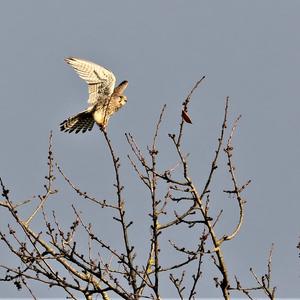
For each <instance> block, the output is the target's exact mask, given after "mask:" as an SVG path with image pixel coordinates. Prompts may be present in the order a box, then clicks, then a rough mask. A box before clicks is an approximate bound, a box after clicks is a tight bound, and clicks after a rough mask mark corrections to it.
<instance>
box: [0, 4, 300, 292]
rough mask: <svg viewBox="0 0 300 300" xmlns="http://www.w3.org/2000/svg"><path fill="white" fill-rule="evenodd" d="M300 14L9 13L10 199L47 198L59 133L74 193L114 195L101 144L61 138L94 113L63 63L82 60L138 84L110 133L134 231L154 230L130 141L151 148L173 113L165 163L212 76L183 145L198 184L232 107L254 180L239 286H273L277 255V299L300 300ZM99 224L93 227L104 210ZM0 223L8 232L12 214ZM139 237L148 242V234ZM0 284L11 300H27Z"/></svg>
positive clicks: (237, 9)
mask: <svg viewBox="0 0 300 300" xmlns="http://www.w3.org/2000/svg"><path fill="white" fill-rule="evenodd" d="M299 12H300V2H299V1H277V0H265V1H230V0H227V1H198V0H197V1H196V0H195V1H193V0H190V1H179V0H165V1H148V2H146V1H138V0H136V1H132V0H129V1H114V0H111V1H100V0H98V1H96V0H90V1H75V0H72V1H71V0H65V1H59V0H53V1H48V2H47V1H33V0H27V1H15V0H10V1H5V2H4V1H3V2H2V3H1V10H0V39H1V48H0V49H1V50H0V51H1V55H0V116H1V117H0V128H1V150H0V176H1V177H2V178H3V180H4V182H5V184H6V185H7V187H8V188H9V189H10V190H11V197H12V198H13V199H14V200H16V201H17V200H24V199H27V198H30V197H31V196H32V195H34V194H39V193H41V192H42V191H43V177H44V176H45V175H46V172H47V168H46V159H47V147H48V144H47V143H48V135H49V131H50V130H53V135H54V137H53V143H54V153H55V158H56V160H57V161H58V162H59V163H61V164H62V166H63V168H64V170H65V172H66V173H67V174H68V175H69V176H70V177H71V178H72V179H73V180H74V182H76V183H78V184H79V185H80V186H81V187H82V189H83V190H86V191H89V192H90V193H91V194H94V195H101V196H102V195H104V196H103V197H107V195H110V194H112V191H113V188H112V179H113V177H112V175H111V174H112V167H111V163H110V160H109V159H110V158H109V153H108V152H107V148H106V145H105V143H104V140H103V137H102V136H100V135H99V132H98V131H97V130H93V131H92V132H90V133H87V134H85V135H68V134H63V133H60V132H59V123H60V122H61V121H62V120H64V119H65V118H66V117H68V116H70V115H72V114H74V113H76V112H78V111H80V110H83V109H84V108H85V107H86V102H85V101H86V99H87V90H86V86H85V83H84V82H83V81H82V80H80V79H79V78H78V76H77V75H76V74H75V72H73V70H72V69H71V68H70V67H69V66H67V65H66V64H65V63H64V60H63V59H64V58H65V57H67V56H76V57H81V58H85V59H89V60H92V61H94V62H96V63H99V64H101V65H103V66H106V67H108V68H109V69H111V70H112V71H113V72H114V74H115V75H116V77H117V81H118V82H120V81H122V80H124V79H126V80H128V81H129V87H128V89H127V91H126V95H127V97H128V102H127V105H126V107H125V108H123V109H122V111H121V112H119V113H118V114H116V115H115V116H113V117H112V119H111V121H110V126H109V134H110V136H111V138H112V140H113V143H114V144H115V145H117V146H116V147H117V152H118V154H119V155H120V156H121V159H122V175H123V178H124V182H125V184H128V185H130V184H131V188H128V191H127V201H128V202H130V203H129V204H128V206H129V207H130V209H132V211H131V212H132V215H135V216H136V217H137V218H136V219H137V220H136V222H137V224H139V222H143V219H144V218H145V216H142V215H141V212H140V210H139V209H140V208H142V207H143V204H142V203H141V202H142V201H146V199H144V197H141V196H140V194H139V193H140V192H141V193H142V185H141V184H140V183H137V181H136V177H135V176H134V174H132V171H131V169H130V165H129V163H128V160H126V154H127V153H129V151H130V149H129V147H128V144H127V143H126V140H125V136H124V133H125V132H131V133H133V134H134V136H135V137H136V139H137V140H138V142H139V143H140V144H141V145H142V146H146V145H147V144H150V141H151V135H152V133H153V130H154V124H155V122H156V120H157V117H158V115H159V112H160V109H161V107H162V105H163V104H164V103H166V104H167V111H166V119H165V123H164V125H163V126H164V127H163V130H162V137H161V151H162V154H163V153H168V151H169V149H170V143H169V142H168V139H167V137H166V136H167V133H168V132H174V131H175V126H176V124H177V123H178V118H179V114H180V104H181V102H182V101H183V100H184V98H185V96H186V95H187V94H188V92H189V90H190V89H191V88H192V86H193V85H194V83H195V82H196V81H197V80H199V79H200V78H201V77H202V76H203V75H205V76H206V79H205V81H204V82H203V84H202V85H201V87H200V88H199V89H198V90H197V92H196V93H195V94H194V97H193V100H192V104H191V111H190V115H191V117H192V119H193V125H192V126H189V127H187V128H186V141H185V144H184V147H185V150H186V151H187V152H190V153H191V157H190V160H191V162H193V169H192V171H193V175H194V178H196V180H197V181H198V182H199V185H200V186H201V179H202V178H204V175H205V174H206V173H207V171H208V169H209V165H210V160H211V159H212V157H213V154H214V152H213V151H214V148H215V146H216V142H217V137H218V133H219V132H218V130H219V127H220V123H221V118H222V114H223V107H224V100H225V98H226V96H229V97H230V99H231V100H230V120H233V119H234V118H235V117H236V116H237V115H238V114H239V113H241V114H242V119H241V121H240V124H239V127H238V130H237V133H236V136H235V139H234V145H235V163H236V167H237V170H238V176H239V181H240V183H243V182H245V181H246V180H248V179H251V180H252V183H251V185H250V186H249V188H248V189H247V191H246V193H245V194H244V196H245V197H246V199H247V205H246V217H245V222H244V224H243V227H242V230H241V232H240V234H239V235H238V237H237V238H236V239H235V240H234V241H232V242H230V243H228V244H227V245H226V246H225V248H224V251H225V258H226V260H227V263H228V266H229V272H230V275H231V276H232V275H234V274H237V275H238V276H240V277H241V278H242V279H243V282H245V283H247V285H248V286H249V285H251V283H252V281H251V280H250V276H249V275H248V274H249V272H248V269H249V267H250V266H253V268H254V269H255V270H256V271H257V273H259V274H264V272H265V266H266V260H267V254H268V251H269V248H270V246H271V244H272V243H275V250H274V257H273V282H274V284H275V285H276V286H277V287H278V296H281V297H283V296H285V297H296V296H300V289H299V286H300V260H299V258H298V252H297V249H296V245H297V243H298V241H299V236H300V222H299V211H300V202H299V191H298V187H299V186H298V185H299V179H300V177H299V175H300V164H299V154H300V153H299V152H300V150H299V149H300V139H299V112H300V104H299V99H300V82H299V78H300V35H299V28H300V18H299ZM220 167H221V166H220ZM223 167H225V165H223ZM108 173H109V174H110V175H109V176H107V174H108ZM129 174H131V175H129ZM221 174H222V173H221ZM224 174H225V173H224ZM221 179H222V178H221ZM221 179H219V181H220V182H222V180H221ZM219 181H217V182H219ZM135 185H136V187H135ZM57 186H58V187H59V189H60V191H61V194H59V195H60V196H59V197H57V198H56V200H55V201H54V203H53V204H52V205H53V206H52V208H56V209H58V210H63V214H64V216H65V219H66V220H67V219H68V217H69V218H70V222H71V220H72V218H71V216H72V212H71V209H70V202H68V201H69V200H70V201H71V199H74V197H75V196H74V193H73V192H72V191H69V188H68V186H67V185H66V184H65V183H64V182H63V180H62V179H61V178H58V180H57ZM216 188H217V189H218V190H219V191H222V190H223V188H226V186H218V185H217V184H216ZM220 195H221V194H220ZM147 201H149V199H148V200H147ZM214 201H223V202H221V203H222V205H223V206H225V207H226V214H224V216H223V219H224V221H223V223H222V224H225V225H226V226H229V228H231V227H230V225H233V224H235V220H236V218H237V215H236V214H237V211H236V206H235V204H234V203H233V202H232V201H230V199H228V198H224V197H219V198H218V197H216V198H215V199H214ZM231 208H232V210H231ZM135 209H136V213H135ZM137 212H138V213H137ZM88 213H89V214H90V216H91V218H92V217H95V216H93V209H90V210H89V211H88ZM1 219H2V220H1V224H0V226H1V228H5V226H6V225H5V224H6V223H7V221H6V219H5V216H3V218H2V216H1ZM107 220H108V219H107ZM107 222H109V221H107ZM106 224H107V223H106ZM225 225H224V226H225ZM226 228H227V227H226ZM146 230H148V229H146ZM108 231H109V229H108ZM220 232H222V228H220ZM135 234H136V235H137V236H141V237H143V236H145V233H144V232H142V230H141V231H136V232H135ZM2 247H4V246H1V253H5V251H4V250H3V249H4V248H2ZM4 258H5V260H6V261H7V260H8V258H7V256H6V254H5V256H2V258H1V257H0V263H3V261H1V260H2V259H4ZM12 262H13V261H12ZM2 285H3V287H4V286H5V289H4V288H3V289H2V287H1V288H0V289H1V296H3V297H4V296H7V297H8V296H11V297H25V296H27V297H28V296H29V295H28V294H25V293H24V294H23V292H21V293H20V292H17V291H16V290H15V288H14V287H13V286H10V285H4V284H2ZM204 286H205V287H206V288H205V289H204V290H203V291H204V292H203V296H214V297H218V296H220V294H219V291H218V290H216V289H214V288H213V282H210V283H209V284H207V286H206V285H204ZM36 290H37V291H38V292H39V293H40V295H41V296H49V293H51V292H52V293H53V296H57V294H56V293H57V291H52V290H50V291H48V289H40V288H39V287H36ZM165 296H169V297H174V296H176V294H174V292H166V295H165Z"/></svg>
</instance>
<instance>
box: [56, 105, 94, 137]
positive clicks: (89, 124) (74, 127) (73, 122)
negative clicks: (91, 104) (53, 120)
mask: <svg viewBox="0 0 300 300" xmlns="http://www.w3.org/2000/svg"><path fill="white" fill-rule="evenodd" d="M93 126H94V118H93V115H92V113H91V112H90V111H86V110H85V111H83V112H80V113H79V114H77V115H75V116H72V117H70V118H68V119H67V120H65V121H63V122H62V123H61V124H60V130H61V131H64V132H68V133H71V132H73V131H75V133H78V132H80V131H81V132H82V133H84V132H86V131H87V130H89V131H91V130H92V128H93Z"/></svg>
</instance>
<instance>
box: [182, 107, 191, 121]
mask: <svg viewBox="0 0 300 300" xmlns="http://www.w3.org/2000/svg"><path fill="white" fill-rule="evenodd" d="M181 117H182V119H183V120H184V121H185V122H187V123H189V124H192V120H191V118H190V116H189V115H188V113H187V112H186V111H184V110H183V111H182V112H181Z"/></svg>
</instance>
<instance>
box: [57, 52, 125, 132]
mask: <svg viewBox="0 0 300 300" xmlns="http://www.w3.org/2000/svg"><path fill="white" fill-rule="evenodd" d="M65 61H66V62H67V63H68V64H69V65H71V66H72V67H73V68H74V69H75V71H76V72H77V73H78V75H79V77H80V78H82V79H83V80H85V81H86V82H87V84H88V92H89V99H88V104H89V106H88V108H87V109H86V110H84V111H82V112H80V113H78V114H77V115H75V116H72V117H70V118H68V119H67V120H65V121H63V122H62V123H61V124H60V130H61V131H64V132H69V133H71V132H73V131H74V132H75V133H78V132H80V131H81V132H83V133H84V132H86V131H87V130H89V131H90V130H92V128H93V126H94V123H95V122H96V123H97V124H98V125H99V127H100V128H102V129H105V127H106V126H107V124H108V120H109V118H110V117H111V116H112V115H113V114H114V113H115V112H116V111H118V110H119V109H120V108H121V107H122V106H123V105H125V104H126V102H127V97H126V96H125V95H123V93H124V90H125V89H126V87H127V85H128V81H126V80H125V81H123V82H121V83H120V84H119V85H118V86H117V87H115V84H116V77H115V75H114V74H113V73H112V72H111V71H109V70H107V69H105V68H104V67H101V66H99V65H97V64H94V63H92V62H90V61H87V60H83V59H79V58H74V57H69V58H66V59H65Z"/></svg>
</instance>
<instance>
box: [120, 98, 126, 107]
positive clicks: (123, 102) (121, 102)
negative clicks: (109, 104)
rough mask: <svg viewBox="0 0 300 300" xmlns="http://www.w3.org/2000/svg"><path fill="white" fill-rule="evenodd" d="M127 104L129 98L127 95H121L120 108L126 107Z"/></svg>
mask: <svg viewBox="0 0 300 300" xmlns="http://www.w3.org/2000/svg"><path fill="white" fill-rule="evenodd" d="M126 102H127V97H126V96H125V95H120V96H119V104H120V106H123V105H125V104H126Z"/></svg>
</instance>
